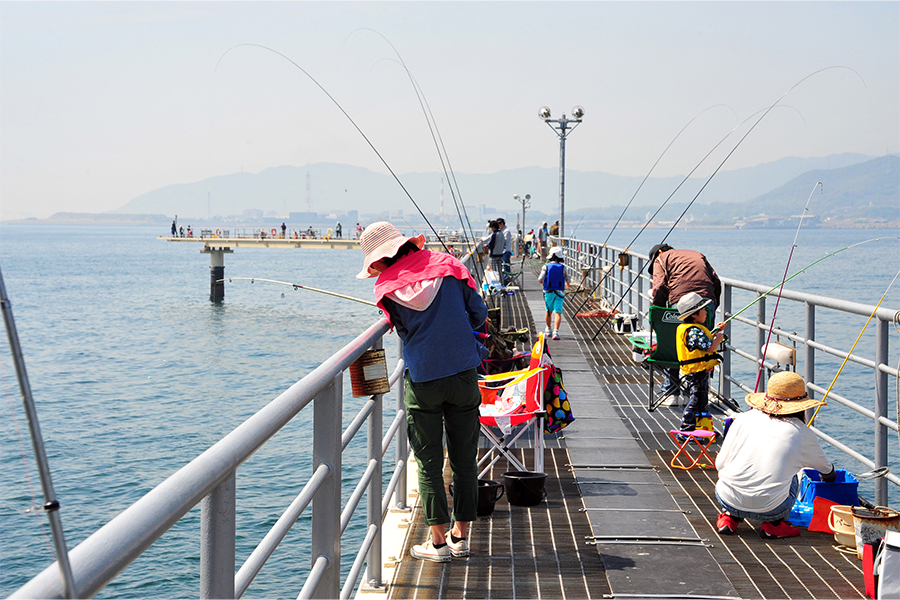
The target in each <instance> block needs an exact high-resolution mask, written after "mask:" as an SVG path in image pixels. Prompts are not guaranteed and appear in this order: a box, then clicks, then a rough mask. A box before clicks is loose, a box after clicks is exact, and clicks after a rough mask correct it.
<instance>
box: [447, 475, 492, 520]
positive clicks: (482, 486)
mask: <svg viewBox="0 0 900 600" xmlns="http://www.w3.org/2000/svg"><path fill="white" fill-rule="evenodd" d="M450 495H451V496H452V495H453V484H452V483H451V484H450ZM502 497H503V484H502V483H500V482H499V481H494V480H493V479H479V480H478V508H477V509H476V510H475V514H476V515H478V516H479V517H489V516H491V515H492V514H493V513H494V503H495V502H497V500H499V499H500V498H502Z"/></svg>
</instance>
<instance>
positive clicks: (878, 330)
mask: <svg viewBox="0 0 900 600" xmlns="http://www.w3.org/2000/svg"><path fill="white" fill-rule="evenodd" d="M887 361H888V322H887V321H885V320H883V319H878V324H877V325H876V326H875V415H876V416H877V417H885V418H886V417H887V387H888V385H887V373H885V372H884V371H882V370H881V369H880V368H879V367H880V366H881V365H884V364H887ZM887 444H888V430H887V426H886V425H883V424H882V423H879V422H878V421H875V468H876V469H879V468H881V467H885V466H887V464H888V446H887ZM875 504H877V505H878V506H887V505H888V490H887V480H886V479H885V478H884V477H879V478H878V479H876V480H875Z"/></svg>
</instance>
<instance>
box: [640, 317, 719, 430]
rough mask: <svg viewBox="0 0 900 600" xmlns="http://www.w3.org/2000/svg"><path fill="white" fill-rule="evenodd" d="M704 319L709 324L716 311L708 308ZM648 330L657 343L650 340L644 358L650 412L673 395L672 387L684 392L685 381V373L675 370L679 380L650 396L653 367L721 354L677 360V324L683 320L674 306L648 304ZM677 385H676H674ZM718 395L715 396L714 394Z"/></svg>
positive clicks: (665, 366) (709, 326)
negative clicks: (648, 386)
mask: <svg viewBox="0 0 900 600" xmlns="http://www.w3.org/2000/svg"><path fill="white" fill-rule="evenodd" d="M707 313H708V315H707V319H706V321H707V322H706V323H705V325H706V327H707V328H712V327H713V325H714V322H713V321H714V320H715V314H713V313H712V312H710V311H707ZM649 318H650V331H651V332H652V333H651V339H652V335H653V334H654V333H655V334H656V345H655V346H654V345H653V344H650V354H649V356H648V357H647V360H646V361H645V362H646V364H647V366H648V367H649V369H650V392H649V395H648V397H647V402H648V408H649V410H650V412H653V411H654V410H656V409H657V407H659V405H660V404H662V403H663V402H665V400H666V399H667V398H669V397H670V396H672V395H673V393H674V391H675V389H678V390H679V393H680V394H686V393H687V389H686V384H685V381H684V377H683V376H682V375H681V372H680V371H679V373H678V381H677V383H676V384H675V385H674V386H672V387H671V388H670V389H668V390H663V391H662V393H661V394H660V395H659V397H658V398H654V397H653V370H654V367H658V368H661V369H671V368H680V367H681V365H688V364H691V363H695V362H702V361H705V360H709V359H710V358H713V359H716V360H719V361H721V360H722V355H721V354H719V353H716V354H713V355H712V356H711V357H710V356H704V357H700V358H694V359H690V360H686V361H679V360H678V348H677V346H676V341H675V340H676V333H677V332H678V326H679V325H681V324H682V321H680V320H679V319H678V310H677V309H675V308H666V307H665V306H651V307H650V313H649ZM676 386H677V388H676ZM716 397H718V396H716Z"/></svg>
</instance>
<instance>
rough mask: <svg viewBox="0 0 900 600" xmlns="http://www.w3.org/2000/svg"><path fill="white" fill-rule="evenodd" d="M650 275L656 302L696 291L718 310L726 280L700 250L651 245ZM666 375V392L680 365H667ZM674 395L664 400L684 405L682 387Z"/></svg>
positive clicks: (664, 302) (671, 303)
mask: <svg viewBox="0 0 900 600" xmlns="http://www.w3.org/2000/svg"><path fill="white" fill-rule="evenodd" d="M650 275H651V276H652V277H653V284H652V286H651V289H650V295H651V296H652V298H653V305H654V306H669V307H671V306H675V305H676V304H677V303H678V300H680V299H681V297H682V296H684V295H685V294H687V293H688V292H696V293H697V294H699V295H700V297H701V298H703V299H705V300H710V301H711V302H712V303H713V304H712V305H711V306H710V307H709V308H708V310H709V311H710V312H711V313H714V312H715V310H716V307H717V306H718V305H719V299H720V297H721V295H722V282H721V281H719V276H718V275H716V271H715V269H713V268H712V266H711V265H710V264H709V261H707V260H706V257H705V256H703V254H701V253H699V252H697V251H696V250H676V249H675V248H672V247H671V246H669V245H668V244H657V245H655V246H653V247H652V248H651V249H650ZM664 371H665V373H666V379H665V382H664V383H663V393H667V392H668V391H669V390H670V388H673V386H675V385H676V382H677V381H678V368H677V367H676V368H674V369H664ZM671 391H672V395H671V396H670V397H669V398H668V399H667V400H666V401H665V402H663V404H664V405H666V406H681V395H680V390H679V389H678V388H677V386H676V387H675V388H674V389H671Z"/></svg>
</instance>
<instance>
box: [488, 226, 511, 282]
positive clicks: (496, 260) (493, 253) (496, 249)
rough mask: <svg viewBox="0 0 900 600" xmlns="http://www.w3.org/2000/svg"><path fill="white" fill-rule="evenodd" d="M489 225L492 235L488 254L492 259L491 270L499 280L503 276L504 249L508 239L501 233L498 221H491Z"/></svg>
mask: <svg viewBox="0 0 900 600" xmlns="http://www.w3.org/2000/svg"><path fill="white" fill-rule="evenodd" d="M488 227H489V228H490V230H491V237H490V239H489V240H488V243H487V249H488V256H489V257H490V259H491V270H492V271H493V272H494V273H495V274H496V275H497V278H498V281H500V280H502V277H503V250H504V248H506V240H505V239H504V238H503V235H502V234H501V233H500V225H498V224H497V221H490V222H489V223H488Z"/></svg>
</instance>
